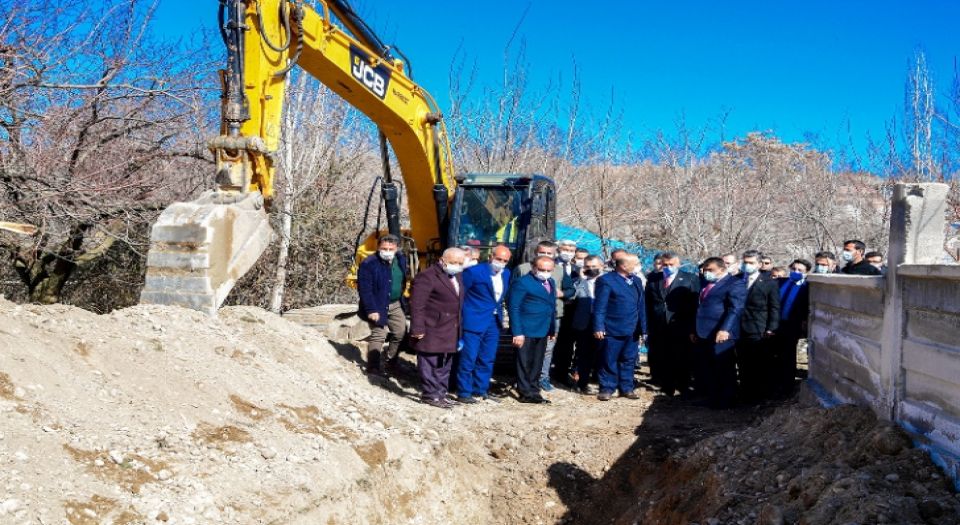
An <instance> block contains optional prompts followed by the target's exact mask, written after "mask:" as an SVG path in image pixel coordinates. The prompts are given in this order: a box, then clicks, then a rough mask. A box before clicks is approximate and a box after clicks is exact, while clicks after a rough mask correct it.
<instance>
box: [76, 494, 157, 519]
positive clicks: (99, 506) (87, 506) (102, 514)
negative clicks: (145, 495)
mask: <svg viewBox="0 0 960 525" xmlns="http://www.w3.org/2000/svg"><path fill="white" fill-rule="evenodd" d="M63 508H64V510H65V511H66V514H67V521H69V522H70V524H71V525H99V524H101V523H113V524H114V525H128V524H132V523H144V518H143V516H141V515H139V514H137V513H136V512H134V511H132V510H130V509H129V508H128V509H124V510H123V511H121V512H120V514H119V515H117V516H115V517H113V518H112V519H110V520H107V519H106V518H107V517H108V516H109V515H110V514H112V513H114V512H115V511H116V510H117V500H114V499H110V498H105V497H103V496H100V495H98V494H94V495H93V497H92V498H90V501H86V502H82V501H75V500H68V501H66V502H65V503H64V504H63Z"/></svg>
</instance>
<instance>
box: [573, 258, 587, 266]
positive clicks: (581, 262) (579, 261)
mask: <svg viewBox="0 0 960 525" xmlns="http://www.w3.org/2000/svg"><path fill="white" fill-rule="evenodd" d="M584 264H586V259H574V260H573V265H574V266H579V267H581V268H583V265H584Z"/></svg>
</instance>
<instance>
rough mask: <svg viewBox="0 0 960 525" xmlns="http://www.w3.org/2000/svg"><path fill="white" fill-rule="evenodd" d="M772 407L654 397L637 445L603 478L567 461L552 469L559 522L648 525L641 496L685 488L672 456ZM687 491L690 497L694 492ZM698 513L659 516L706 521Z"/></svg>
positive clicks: (659, 520)
mask: <svg viewBox="0 0 960 525" xmlns="http://www.w3.org/2000/svg"><path fill="white" fill-rule="evenodd" d="M774 408H775V406H773V405H767V406H762V407H739V408H734V409H730V410H722V411H718V410H710V409H708V408H701V407H697V406H694V405H692V404H691V403H689V402H687V401H683V400H680V399H679V398H673V397H665V396H657V397H655V398H654V401H653V403H652V404H651V405H650V406H649V407H648V408H647V410H646V411H645V412H644V413H643V421H642V423H641V424H640V425H639V426H638V427H637V428H636V429H635V431H634V432H635V434H636V436H637V439H636V441H635V442H634V443H633V445H631V446H630V448H629V449H627V451H626V452H624V453H623V454H622V455H621V456H620V458H618V459H617V461H616V462H615V463H613V464H612V465H611V466H610V468H609V470H607V471H606V473H605V474H604V475H603V477H601V478H599V479H598V478H595V477H593V476H592V475H591V474H590V473H588V472H586V471H584V470H583V469H581V468H580V467H578V466H577V465H575V464H573V463H569V462H557V463H554V464H552V465H550V467H548V469H547V473H548V476H549V485H550V486H551V487H552V488H553V489H554V490H556V491H557V494H558V496H559V497H560V498H561V500H562V501H563V503H564V504H565V505H566V507H567V509H568V510H567V512H566V514H565V515H564V516H563V517H562V518H560V519H559V520H558V521H557V523H558V524H560V523H569V524H577V525H599V524H610V523H615V524H620V523H623V524H626V525H631V524H633V523H645V522H642V521H638V519H639V516H641V515H642V510H643V507H644V506H645V505H646V504H647V503H648V502H644V501H642V498H643V496H644V495H645V494H651V493H653V491H654V490H655V489H657V488H663V487H664V486H665V484H668V483H674V484H683V483H684V480H682V479H677V477H676V475H675V472H674V469H672V468H671V467H672V465H671V460H670V456H671V453H672V452H673V451H675V450H677V449H679V448H682V447H690V446H692V445H694V444H696V443H697V442H699V441H701V440H704V439H706V438H709V437H711V436H714V435H716V434H720V433H724V432H727V431H731V430H739V429H742V428H744V427H747V426H749V425H751V424H752V423H753V422H754V421H756V420H757V419H758V418H759V417H762V416H764V415H766V414H769V413H771V412H772V411H773V410H774ZM685 489H686V490H687V491H688V494H689V490H691V488H690V487H685ZM710 489H711V488H710V487H699V488H693V489H692V490H703V491H704V496H706V495H707V494H706V493H707V491H709V490H710ZM693 499H694V500H695V499H696V498H693ZM689 500H690V498H687V501H689ZM678 503H680V502H678ZM671 507H672V506H671ZM697 514H698V509H696V508H682V507H680V508H674V509H673V513H672V514H671V515H664V516H658V517H657V519H656V523H657V524H658V525H659V524H664V525H666V524H671V523H682V524H684V525H686V524H687V523H689V522H690V521H691V518H694V520H693V521H695V520H696V519H700V518H702V516H697Z"/></svg>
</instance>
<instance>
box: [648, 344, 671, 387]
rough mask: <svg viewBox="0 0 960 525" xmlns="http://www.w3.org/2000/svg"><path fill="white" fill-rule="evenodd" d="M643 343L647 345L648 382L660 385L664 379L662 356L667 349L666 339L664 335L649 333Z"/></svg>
mask: <svg viewBox="0 0 960 525" xmlns="http://www.w3.org/2000/svg"><path fill="white" fill-rule="evenodd" d="M645 343H646V345H647V367H649V368H650V382H651V383H653V384H655V385H660V386H662V385H663V381H664V377H663V374H664V365H663V356H664V354H665V353H666V352H667V351H668V349H667V345H668V344H669V343H668V339H667V338H666V337H665V336H664V335H659V334H657V335H655V334H652V333H651V334H650V338H649V340H647V341H645Z"/></svg>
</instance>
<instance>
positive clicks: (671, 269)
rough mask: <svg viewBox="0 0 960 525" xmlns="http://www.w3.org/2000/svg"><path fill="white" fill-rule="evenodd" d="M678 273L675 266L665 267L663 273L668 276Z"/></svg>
mask: <svg viewBox="0 0 960 525" xmlns="http://www.w3.org/2000/svg"><path fill="white" fill-rule="evenodd" d="M676 273H677V270H676V269H675V268H674V267H673V266H664V267H663V275H666V276H667V277H673V275H674V274H676Z"/></svg>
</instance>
